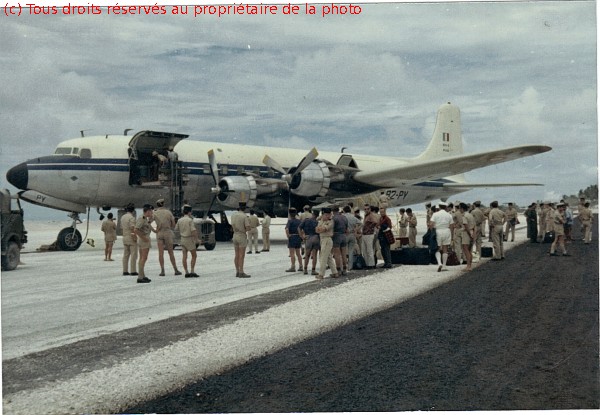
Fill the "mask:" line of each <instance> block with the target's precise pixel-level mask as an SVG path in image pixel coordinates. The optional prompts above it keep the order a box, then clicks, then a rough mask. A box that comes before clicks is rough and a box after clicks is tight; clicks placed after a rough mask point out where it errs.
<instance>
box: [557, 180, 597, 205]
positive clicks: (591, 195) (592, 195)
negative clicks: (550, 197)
mask: <svg viewBox="0 0 600 415" xmlns="http://www.w3.org/2000/svg"><path fill="white" fill-rule="evenodd" d="M580 197H585V200H587V201H588V202H590V203H591V204H592V205H595V204H597V203H598V185H597V184H593V185H590V186H588V187H586V188H585V190H580V191H579V193H577V195H571V196H567V195H563V197H562V198H563V199H564V201H565V202H567V203H568V204H569V205H570V206H577V204H579V198H580Z"/></svg>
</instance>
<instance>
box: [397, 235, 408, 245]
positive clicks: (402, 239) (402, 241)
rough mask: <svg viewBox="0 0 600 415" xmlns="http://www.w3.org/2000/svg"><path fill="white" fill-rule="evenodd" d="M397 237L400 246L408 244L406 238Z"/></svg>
mask: <svg viewBox="0 0 600 415" xmlns="http://www.w3.org/2000/svg"><path fill="white" fill-rule="evenodd" d="M398 239H399V240H400V246H405V245H408V238H405V237H402V238H398Z"/></svg>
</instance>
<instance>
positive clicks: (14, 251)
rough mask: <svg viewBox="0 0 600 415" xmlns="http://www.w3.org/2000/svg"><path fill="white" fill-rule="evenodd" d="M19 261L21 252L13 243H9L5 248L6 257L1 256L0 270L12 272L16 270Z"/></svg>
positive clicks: (17, 245)
mask: <svg viewBox="0 0 600 415" xmlns="http://www.w3.org/2000/svg"><path fill="white" fill-rule="evenodd" d="M20 260H21V250H20V249H19V244H17V243H16V242H15V241H9V242H8V245H7V247H6V255H2V270H3V271H12V270H13V269H15V268H17V265H19V261H20Z"/></svg>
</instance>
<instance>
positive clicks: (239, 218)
mask: <svg viewBox="0 0 600 415" xmlns="http://www.w3.org/2000/svg"><path fill="white" fill-rule="evenodd" d="M245 210H246V203H245V202H240V204H239V207H238V210H237V211H236V212H235V213H234V214H233V215H231V227H232V228H233V249H234V250H235V257H234V259H233V263H234V264H235V276H236V277H237V278H250V275H248V274H246V273H245V272H244V259H245V258H246V247H247V246H248V237H247V236H246V235H247V232H248V231H249V230H250V220H249V218H248V216H246V214H245V213H244V211H245Z"/></svg>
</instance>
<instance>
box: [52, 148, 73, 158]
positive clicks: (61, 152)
mask: <svg viewBox="0 0 600 415" xmlns="http://www.w3.org/2000/svg"><path fill="white" fill-rule="evenodd" d="M54 154H55V155H57V156H62V155H66V154H71V147H57V148H56V150H54Z"/></svg>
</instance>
